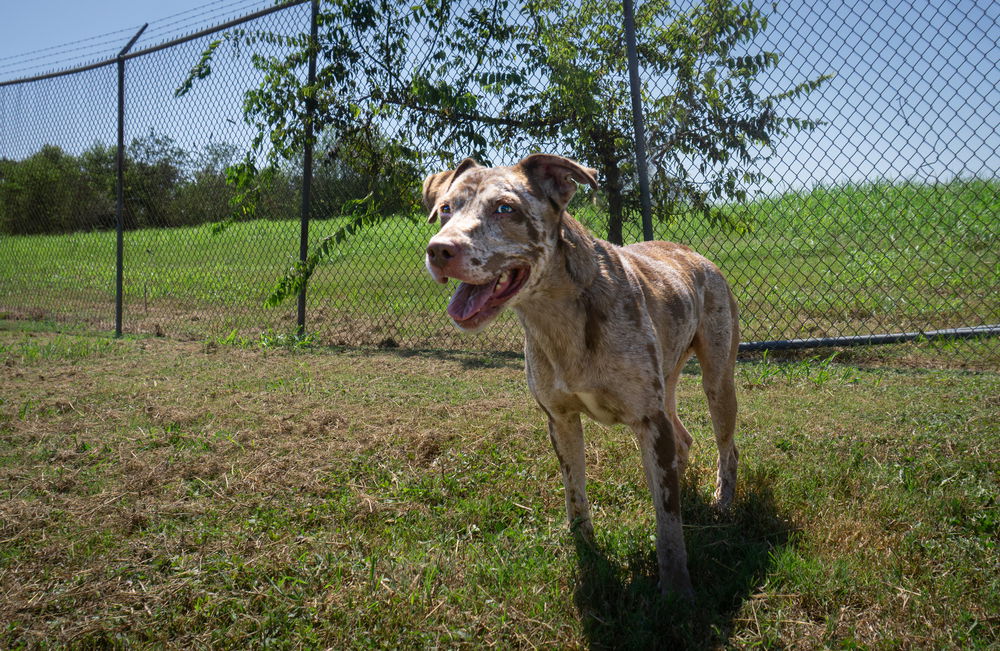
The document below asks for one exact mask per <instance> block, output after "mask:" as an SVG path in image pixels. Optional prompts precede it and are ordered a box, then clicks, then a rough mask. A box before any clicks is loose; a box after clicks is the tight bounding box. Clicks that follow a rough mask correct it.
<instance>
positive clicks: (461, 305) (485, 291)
mask: <svg viewBox="0 0 1000 651" xmlns="http://www.w3.org/2000/svg"><path fill="white" fill-rule="evenodd" d="M495 285H496V282H495V281H490V282H488V283H486V284H484V285H470V284H469V283H460V284H459V286H458V289H456V290H455V295H454V296H452V297H451V302H450V303H448V314H449V316H451V318H453V319H455V320H456V321H467V320H468V319H470V318H472V317H473V316H475V315H476V314H478V313H479V311H480V310H482V309H483V308H484V307H485V306H486V303H487V302H488V301H489V300H490V297H491V296H493V287H494V286H495Z"/></svg>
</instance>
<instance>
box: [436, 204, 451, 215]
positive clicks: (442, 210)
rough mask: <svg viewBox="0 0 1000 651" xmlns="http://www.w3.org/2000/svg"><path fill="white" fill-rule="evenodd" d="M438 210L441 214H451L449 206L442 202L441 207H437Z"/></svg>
mask: <svg viewBox="0 0 1000 651" xmlns="http://www.w3.org/2000/svg"><path fill="white" fill-rule="evenodd" d="M438 212H440V213H441V214H442V215H450V214H451V206H449V205H448V204H446V203H445V204H442V205H441V207H440V208H438Z"/></svg>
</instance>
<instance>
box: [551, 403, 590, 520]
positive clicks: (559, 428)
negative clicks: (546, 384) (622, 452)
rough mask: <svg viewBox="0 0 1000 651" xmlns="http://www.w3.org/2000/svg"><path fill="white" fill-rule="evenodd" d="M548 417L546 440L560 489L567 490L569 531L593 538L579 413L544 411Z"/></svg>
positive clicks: (581, 424)
mask: <svg viewBox="0 0 1000 651" xmlns="http://www.w3.org/2000/svg"><path fill="white" fill-rule="evenodd" d="M546 413H548V416H549V440H551V441H552V447H553V448H554V449H555V451H556V456H557V457H558V458H559V468H560V470H562V478H563V486H564V487H565V489H566V515H567V516H568V517H569V526H570V528H571V529H572V530H573V531H575V532H578V533H579V534H581V535H582V536H583V537H584V538H587V539H593V537H594V525H593V523H592V522H591V519H590V502H589V501H588V500H587V476H586V473H587V470H586V458H585V455H584V445H583V423H581V422H580V414H578V413H572V414H558V413H551V412H548V411H547V410H546Z"/></svg>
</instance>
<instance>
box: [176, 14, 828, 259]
mask: <svg viewBox="0 0 1000 651" xmlns="http://www.w3.org/2000/svg"><path fill="white" fill-rule="evenodd" d="M319 25H320V30H319V41H318V42H317V43H310V42H309V39H308V38H307V37H306V36H300V37H293V38H288V37H281V36H278V35H275V34H262V33H251V32H246V31H240V30H237V31H234V32H230V33H228V34H226V35H225V37H223V38H221V39H219V40H217V41H214V42H213V43H212V44H211V45H210V46H209V48H208V49H207V50H206V51H205V52H204V53H203V56H202V58H201V60H200V61H199V62H198V63H197V64H196V65H195V66H194V68H193V69H192V70H191V73H190V75H189V76H188V78H187V79H186V80H185V81H184V82H183V83H182V84H181V86H180V87H179V88H178V91H177V92H178V94H183V93H184V92H186V91H187V89H189V88H190V87H191V84H192V83H194V81H195V80H196V79H200V78H204V77H205V76H207V75H208V74H210V72H211V62H212V59H213V56H214V53H215V52H216V50H217V49H218V48H219V47H221V46H222V45H223V44H224V43H227V42H231V43H237V44H243V45H249V44H260V43H262V42H266V43H267V44H268V45H269V47H272V48H278V49H280V50H282V54H281V55H279V56H273V55H272V56H264V55H262V54H260V53H258V54H254V55H253V57H252V61H253V64H254V65H255V66H256V67H257V68H258V69H259V70H260V71H261V72H262V73H263V75H264V80H263V81H262V82H261V84H260V85H259V86H257V87H256V88H252V89H249V90H248V91H247V93H246V96H245V102H244V107H245V117H246V119H247V121H248V122H250V123H251V124H253V125H254V126H255V127H256V128H257V131H258V136H257V139H256V141H255V143H254V144H255V151H256V152H258V153H259V152H263V151H265V150H266V151H267V152H268V153H267V156H268V157H270V158H271V159H275V158H282V157H283V158H285V159H286V160H288V159H291V158H293V157H294V156H296V155H297V153H298V152H300V151H301V149H302V147H303V144H304V139H305V135H304V134H305V132H304V130H303V128H302V125H303V124H304V122H305V120H306V116H307V112H306V108H307V106H308V105H309V104H310V103H312V104H313V106H314V107H315V113H314V118H313V119H314V126H315V127H316V130H317V132H318V133H322V132H323V131H324V130H327V129H331V130H333V131H335V132H337V133H339V134H341V135H342V136H346V137H350V136H351V135H352V134H356V133H359V132H364V131H365V130H370V129H371V127H372V125H373V124H377V125H378V129H379V132H380V133H381V134H383V135H384V137H385V139H386V142H387V143H389V144H390V145H391V146H393V147H398V148H401V149H405V148H411V149H415V150H418V151H421V152H423V154H424V161H423V162H425V164H427V167H433V166H435V165H436V164H439V163H444V164H449V163H453V162H454V161H455V160H456V159H460V158H462V157H464V156H466V155H472V156H475V157H477V158H479V159H480V160H481V162H484V163H489V162H490V158H491V157H492V155H493V154H495V153H499V154H501V155H507V154H509V155H518V154H521V153H524V152H525V151H526V150H530V149H539V148H543V147H544V148H549V149H553V150H554V151H557V152H559V153H564V154H567V155H570V156H573V157H575V158H577V159H578V160H580V161H581V162H583V163H585V164H587V165H590V166H592V167H595V168H597V169H598V171H599V172H600V174H601V181H602V186H603V188H604V191H605V192H606V195H607V202H608V212H609V230H608V237H609V239H611V240H612V241H615V242H619V243H620V242H621V241H622V223H623V221H624V217H625V214H626V212H627V210H626V209H627V208H628V207H629V206H631V205H636V204H637V203H638V198H637V183H636V180H635V178H634V174H635V170H634V168H635V165H634V162H633V153H632V133H633V132H632V123H631V112H630V110H629V88H628V85H627V75H626V72H625V70H626V68H625V66H626V64H625V61H626V57H625V52H624V36H623V33H622V8H621V4H620V3H616V2H610V3H609V2H602V1H601V0H578V2H569V1H568V0H524V3H523V4H518V3H516V2H514V1H512V0H492V2H490V3H489V4H487V5H485V6H480V5H476V4H475V3H455V2H451V1H450V0H418V1H417V2H415V3H397V2H390V1H389V0H326V2H324V4H323V9H322V12H321V14H320V20H319ZM766 27H767V19H766V16H764V14H762V13H761V12H760V11H759V10H758V9H757V8H756V7H754V6H753V4H752V3H751V2H744V3H740V4H737V3H735V2H733V0H703V2H702V3H701V4H697V5H695V6H694V7H693V8H691V9H690V10H687V11H678V10H676V9H674V8H673V6H672V5H671V4H670V3H669V2H667V0H649V1H648V2H645V3H643V4H641V5H640V6H639V7H638V10H637V12H636V29H637V38H638V43H639V59H640V65H641V66H642V69H643V72H644V77H645V81H644V87H643V97H644V101H645V106H646V117H647V120H648V125H647V128H648V130H649V134H650V136H649V143H650V160H649V162H650V164H651V167H652V176H653V187H654V188H655V189H656V190H657V192H656V193H655V196H654V199H656V201H655V203H654V206H655V208H656V214H657V215H658V216H659V217H660V218H661V219H667V218H670V217H671V216H672V215H673V214H675V213H676V211H677V209H678V206H679V205H683V206H687V207H690V208H693V209H695V210H698V211H700V212H702V213H704V214H707V215H709V216H710V217H716V218H718V217H719V212H718V211H717V210H716V209H715V207H714V206H715V204H716V203H717V202H720V201H723V200H728V199H736V200H742V199H745V198H746V196H747V192H748V190H749V189H752V188H753V187H754V186H756V185H757V184H759V183H761V182H762V181H763V180H764V179H763V176H762V175H761V174H760V173H759V172H758V171H757V163H759V161H760V160H761V159H762V158H764V157H766V156H767V155H768V154H769V152H770V151H772V150H773V147H774V145H775V144H776V142H777V141H778V139H779V138H780V137H781V136H783V135H785V134H787V133H789V132H792V131H796V130H801V129H806V130H808V129H814V128H816V126H818V124H819V123H817V122H815V121H812V120H809V119H806V118H799V117H789V116H784V115H782V113H781V111H780V108H781V106H782V105H783V104H784V103H786V102H787V100H790V99H792V98H795V97H798V96H801V95H803V94H806V93H809V92H811V91H812V90H814V89H815V88H817V87H818V86H819V85H820V84H822V83H823V82H824V81H825V80H826V79H827V78H828V77H827V76H822V77H819V78H817V79H814V80H806V81H803V82H802V83H800V84H797V85H795V86H793V87H792V88H790V89H787V90H786V91H783V92H779V93H775V94H761V93H759V92H758V91H757V85H758V82H759V81H760V80H761V78H762V77H763V76H764V75H765V74H766V73H767V72H768V71H769V70H772V69H774V68H775V67H776V66H777V65H778V64H779V61H780V58H779V56H778V55H777V54H775V53H772V52H764V51H758V50H756V49H754V47H753V42H754V39H755V38H756V37H757V36H758V35H760V34H761V33H762V32H763V31H764V30H765V29H766ZM310 53H315V54H316V55H317V58H318V60H319V64H320V65H319V69H318V74H317V80H316V83H315V85H313V86H309V85H308V84H307V83H306V82H305V75H304V74H303V70H304V67H305V65H306V63H307V61H308V58H309V54H310ZM431 161H435V163H431ZM247 169H248V170H253V169H255V160H254V157H253V155H251V156H250V157H249V158H248V159H247ZM251 176H252V175H249V174H247V175H244V178H251Z"/></svg>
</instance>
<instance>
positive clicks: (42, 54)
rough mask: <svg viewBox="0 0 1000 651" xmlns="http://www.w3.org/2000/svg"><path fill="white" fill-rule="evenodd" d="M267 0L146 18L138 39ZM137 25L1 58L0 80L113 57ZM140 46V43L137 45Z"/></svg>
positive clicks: (193, 27) (217, 3) (195, 26)
mask: <svg viewBox="0 0 1000 651" xmlns="http://www.w3.org/2000/svg"><path fill="white" fill-rule="evenodd" d="M272 4H273V2H270V1H269V0H214V2H209V3H207V4H205V5H202V6H199V7H195V8H192V9H188V10H185V11H180V12H177V13H174V14H170V15H168V16H164V17H162V18H158V19H155V20H151V21H149V27H148V28H147V29H146V31H145V32H144V33H143V36H142V40H141V42H142V43H143V44H144V45H146V46H152V45H156V44H159V43H164V42H167V41H169V40H171V39H173V38H176V37H178V36H181V35H184V34H188V33H192V32H195V31H198V30H200V29H204V28H206V27H210V26H212V25H215V24H219V23H222V22H224V21H226V20H230V19H233V18H238V17H240V16H243V15H246V14H250V13H252V12H253V11H255V10H258V9H262V8H265V7H268V6H271V5H272ZM138 29H139V25H134V26H131V27H125V28H122V29H118V30H114V31H110V32H106V33H104V34H98V35H96V36H89V37H87V38H82V39H78V40H75V41H70V42H67V43H62V44H59V45H53V46H49V47H44V48H39V49H37V50H29V51H27V52H23V53H20V54H13V55H8V56H5V57H3V58H0V80H7V79H15V78H18V77H27V76H31V75H35V74H46V73H49V72H54V71H58V70H66V69H69V68H73V67H76V66H82V65H89V64H91V63H95V62H99V61H102V60H106V59H110V58H113V57H114V56H115V55H116V54H117V53H118V51H119V50H120V49H121V47H122V45H124V43H125V41H127V40H128V37H129V36H130V35H131V34H134V33H135V32H136V31H137V30H138ZM140 47H141V46H140Z"/></svg>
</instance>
